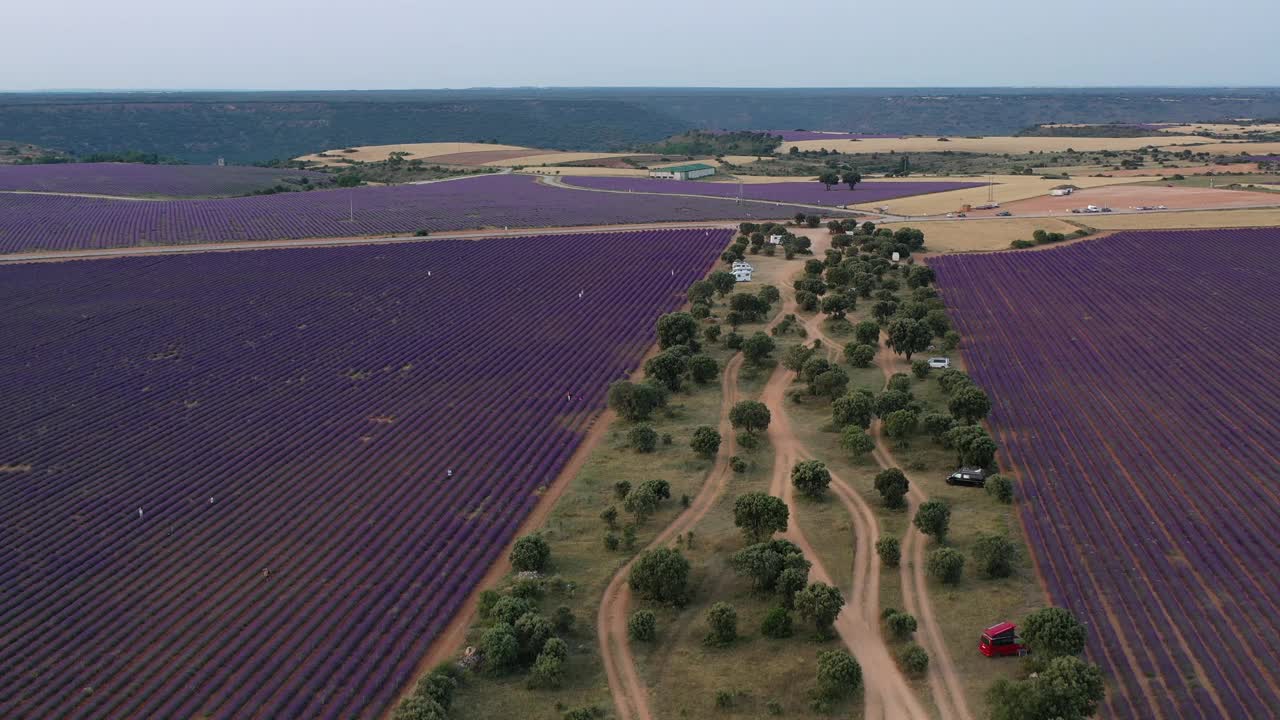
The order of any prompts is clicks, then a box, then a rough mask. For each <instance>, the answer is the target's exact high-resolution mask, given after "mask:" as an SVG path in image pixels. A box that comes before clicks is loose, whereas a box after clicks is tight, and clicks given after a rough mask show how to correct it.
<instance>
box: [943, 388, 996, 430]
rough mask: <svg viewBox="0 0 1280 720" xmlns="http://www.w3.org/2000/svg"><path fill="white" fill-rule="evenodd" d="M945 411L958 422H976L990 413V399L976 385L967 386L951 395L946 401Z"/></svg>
mask: <svg viewBox="0 0 1280 720" xmlns="http://www.w3.org/2000/svg"><path fill="white" fill-rule="evenodd" d="M947 409H948V410H950V411H951V414H952V415H954V416H955V417H956V419H957V420H959V421H960V422H963V423H971V422H977V421H979V420H981V419H983V418H985V417H986V416H987V413H989V412H991V398H989V397H987V394H986V393H985V392H983V390H982V388H980V387H978V386H977V385H969V386H968V387H962V388H960V389H958V390H956V391H955V392H954V393H952V394H951V397H950V398H948V399H947Z"/></svg>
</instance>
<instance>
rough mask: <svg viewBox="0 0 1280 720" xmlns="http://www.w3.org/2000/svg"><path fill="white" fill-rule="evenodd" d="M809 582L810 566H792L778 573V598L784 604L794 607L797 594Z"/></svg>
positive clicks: (775, 589) (776, 586)
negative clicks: (802, 567)
mask: <svg viewBox="0 0 1280 720" xmlns="http://www.w3.org/2000/svg"><path fill="white" fill-rule="evenodd" d="M808 583H809V570H808V568H805V569H801V568H799V567H790V568H787V569H786V570H783V571H782V572H780V573H778V579H777V581H776V582H775V584H774V591H775V592H777V593H778V598H779V600H780V601H781V602H782V606H783V607H786V608H793V607H795V604H796V595H798V594H799V593H800V591H802V590H804V589H805V586H806V585H808Z"/></svg>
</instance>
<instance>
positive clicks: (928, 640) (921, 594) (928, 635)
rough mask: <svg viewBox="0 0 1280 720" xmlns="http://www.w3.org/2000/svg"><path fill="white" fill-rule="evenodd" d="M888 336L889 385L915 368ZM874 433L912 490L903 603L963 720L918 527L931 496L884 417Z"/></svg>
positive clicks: (947, 702)
mask: <svg viewBox="0 0 1280 720" xmlns="http://www.w3.org/2000/svg"><path fill="white" fill-rule="evenodd" d="M887 341H888V336H886V335H885V334H884V332H883V331H881V334H880V344H881V346H882V349H881V350H880V351H879V352H877V353H876V366H877V367H879V368H880V371H881V372H882V373H883V374H884V380H885V384H886V386H887V385H888V382H889V378H890V377H892V376H893V374H894V373H908V374H909V373H910V371H911V368H910V366H909V365H907V363H906V361H904V360H902V359H900V358H898V356H897V355H895V354H894V353H892V352H891V351H890V350H889V349H888V344H887ZM871 436H872V438H873V439H874V440H875V443H876V449H875V450H874V451H872V456H873V457H874V458H875V460H876V462H877V463H878V464H879V465H880V466H881V467H882V468H886V469H887V468H892V467H896V468H899V469H900V470H902V472H903V474H904V475H906V476H907V481H908V482H909V490H908V492H907V523H908V524H907V532H906V536H905V537H904V538H903V540H902V562H901V564H900V565H899V573H900V574H901V581H902V597H903V605H904V606H905V609H906V611H907V612H909V613H911V614H912V615H914V616H915V617H916V619H917V620H918V621H919V630H918V634H919V639H920V645H921V646H922V647H923V648H924V649H925V651H927V652H928V653H929V671H928V673H929V674H928V678H929V691H930V694H931V695H932V696H933V701H934V704H935V705H937V706H938V711H939V713H941V715H942V717H943V718H956V719H957V720H973V713H972V712H971V711H970V710H969V704H968V702H967V700H966V698H965V693H964V687H963V685H962V684H961V682H960V672H959V670H957V669H956V664H955V661H954V660H952V659H951V652H950V651H949V650H948V649H947V642H946V638H945V637H944V636H943V634H942V628H941V626H940V625H939V624H938V618H937V615H936V614H935V613H934V609H933V601H932V600H930V598H929V584H928V580H927V578H926V577H925V554H924V553H925V545H926V543H927V542H928V540H927V538H925V536H924V534H923V533H921V532H920V530H918V529H917V528H916V527H915V523H914V520H915V515H916V510H917V509H918V508H919V507H920V503H923V502H925V501H926V500H928V499H929V495H928V494H927V493H926V492H925V491H924V489H923V487H922V485H921V483H920V480H919V478H918V477H915V476H913V475H912V474H911V473H909V472H907V470H906V468H904V467H902V465H901V464H899V463H898V461H897V459H896V458H894V456H893V452H892V451H891V450H890V449H889V443H888V441H887V440H886V439H885V436H884V431H883V429H882V427H881V423H880V420H879V419H876V420H875V421H873V422H872V424H871Z"/></svg>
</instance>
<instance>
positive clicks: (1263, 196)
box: [971, 185, 1280, 222]
mask: <svg viewBox="0 0 1280 720" xmlns="http://www.w3.org/2000/svg"><path fill="white" fill-rule="evenodd" d="M1086 205H1097V206H1099V207H1109V208H1112V209H1113V210H1130V209H1134V208H1136V207H1152V206H1156V205H1164V206H1166V207H1168V208H1169V209H1170V210H1198V209H1204V210H1215V209H1225V208H1248V207H1269V206H1275V205H1280V197H1277V196H1276V195H1275V194H1273V193H1265V192H1249V191H1247V190H1218V189H1213V188H1191V187H1166V186H1163V185H1120V186H1112V187H1095V188H1089V189H1086V190H1079V191H1077V192H1075V193H1073V194H1071V195H1067V196H1064V197H1051V196H1042V197H1037V198H1031V199H1029V200H1021V201H1019V202H1013V203H1009V204H1007V205H1005V206H1004V207H1003V209H1004V210H1008V211H1010V212H1012V213H1014V214H1015V215H1017V214H1019V213H1067V212H1070V210H1071V209H1072V208H1082V207H1084V206H1086ZM996 212H999V211H998V210H975V211H973V212H972V213H971V214H972V215H974V216H982V215H993V214H995V213H996ZM1093 217H1094V215H1092V214H1089V215H1081V216H1080V219H1081V221H1082V222H1090V218H1093Z"/></svg>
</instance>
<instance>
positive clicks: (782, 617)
mask: <svg viewBox="0 0 1280 720" xmlns="http://www.w3.org/2000/svg"><path fill="white" fill-rule="evenodd" d="M792 632H793V630H792V627H791V613H789V612H787V609H786V608H784V607H775V608H771V609H770V610H769V612H767V613H765V616H764V621H763V622H761V623H760V634H761V635H764V636H765V637H767V638H773V639H775V640H781V639H783V638H789V637H791V634H792Z"/></svg>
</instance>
